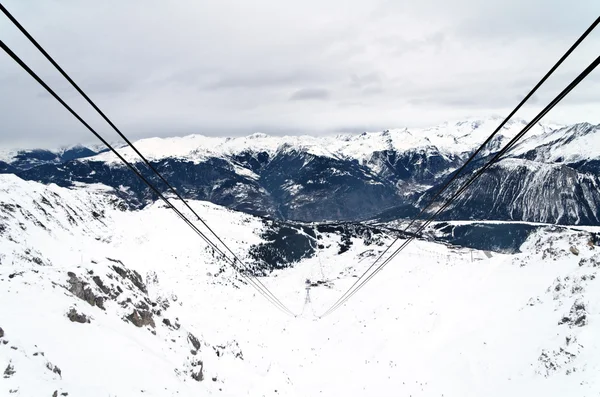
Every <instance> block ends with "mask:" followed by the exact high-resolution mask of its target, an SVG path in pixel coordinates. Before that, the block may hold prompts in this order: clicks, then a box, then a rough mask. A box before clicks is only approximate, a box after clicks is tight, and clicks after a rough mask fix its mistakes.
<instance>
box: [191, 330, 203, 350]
mask: <svg viewBox="0 0 600 397" xmlns="http://www.w3.org/2000/svg"><path fill="white" fill-rule="evenodd" d="M188 340H189V341H190V343H191V344H192V346H193V347H194V350H195V351H198V350H200V341H199V340H198V338H196V337H195V336H194V334H192V333H191V332H188Z"/></svg>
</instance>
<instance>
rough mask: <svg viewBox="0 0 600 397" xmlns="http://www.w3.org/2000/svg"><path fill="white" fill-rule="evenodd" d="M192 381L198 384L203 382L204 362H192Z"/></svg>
mask: <svg viewBox="0 0 600 397" xmlns="http://www.w3.org/2000/svg"><path fill="white" fill-rule="evenodd" d="M192 367H194V369H193V370H192V379H194V380H195V381H197V382H202V381H203V380H204V363H203V362H202V360H194V361H192Z"/></svg>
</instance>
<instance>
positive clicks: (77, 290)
mask: <svg viewBox="0 0 600 397" xmlns="http://www.w3.org/2000/svg"><path fill="white" fill-rule="evenodd" d="M67 275H68V276H69V280H68V282H69V291H71V293H72V294H73V295H75V296H76V297H78V298H79V299H82V300H84V301H86V302H87V303H89V304H90V305H92V306H98V307H99V308H100V309H102V310H104V298H103V297H101V296H97V295H96V294H94V291H92V289H91V288H90V287H89V286H88V285H89V284H88V283H87V282H85V281H83V280H80V279H79V278H78V277H77V276H76V275H75V273H73V272H68V273H67Z"/></svg>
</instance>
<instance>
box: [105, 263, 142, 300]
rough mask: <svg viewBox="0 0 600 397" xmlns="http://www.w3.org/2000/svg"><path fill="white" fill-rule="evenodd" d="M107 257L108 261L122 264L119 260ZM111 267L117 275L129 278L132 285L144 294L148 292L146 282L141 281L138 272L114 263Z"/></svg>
mask: <svg viewBox="0 0 600 397" xmlns="http://www.w3.org/2000/svg"><path fill="white" fill-rule="evenodd" d="M107 259H108V260H110V261H113V262H118V263H121V264H123V263H122V262H121V261H116V260H115V259H110V258H107ZM112 268H113V270H114V271H115V272H117V274H118V275H119V276H121V277H123V278H126V279H128V280H130V281H131V282H132V283H133V285H135V286H136V287H137V288H138V289H139V290H140V291H142V292H143V293H144V294H147V293H148V289H147V288H146V284H144V282H143V281H142V276H140V274H139V273H138V272H136V271H135V270H129V269H125V268H122V267H120V266H116V265H114V266H112Z"/></svg>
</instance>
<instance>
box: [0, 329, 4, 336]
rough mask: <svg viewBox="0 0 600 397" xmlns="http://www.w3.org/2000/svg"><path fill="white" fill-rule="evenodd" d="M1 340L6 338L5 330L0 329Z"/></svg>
mask: <svg viewBox="0 0 600 397" xmlns="http://www.w3.org/2000/svg"><path fill="white" fill-rule="evenodd" d="M0 338H4V330H3V329H2V327H0Z"/></svg>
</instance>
